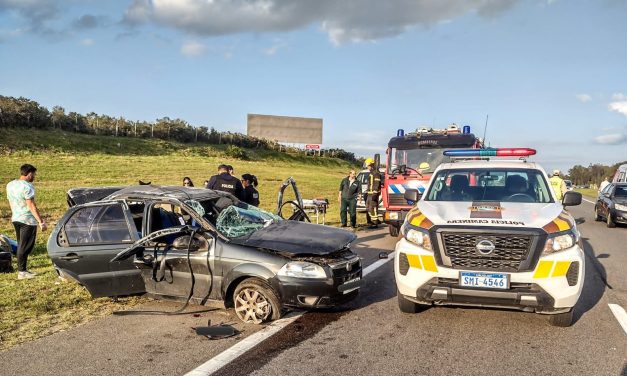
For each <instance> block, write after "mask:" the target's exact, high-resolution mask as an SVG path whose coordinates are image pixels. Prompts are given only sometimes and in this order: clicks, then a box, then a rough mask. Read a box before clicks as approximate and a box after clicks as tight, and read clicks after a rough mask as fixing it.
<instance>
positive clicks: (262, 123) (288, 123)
mask: <svg viewBox="0 0 627 376" xmlns="http://www.w3.org/2000/svg"><path fill="white" fill-rule="evenodd" d="M247 134H248V135H249V136H252V137H259V138H265V139H268V140H273V141H277V142H285V143H292V144H310V145H315V144H318V148H319V147H320V146H319V144H322V119H317V118H303V117H291V116H275V115H259V114H248V129H247Z"/></svg>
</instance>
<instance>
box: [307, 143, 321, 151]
mask: <svg viewBox="0 0 627 376" xmlns="http://www.w3.org/2000/svg"><path fill="white" fill-rule="evenodd" d="M305 149H307V150H320V145H318V144H307V145H305Z"/></svg>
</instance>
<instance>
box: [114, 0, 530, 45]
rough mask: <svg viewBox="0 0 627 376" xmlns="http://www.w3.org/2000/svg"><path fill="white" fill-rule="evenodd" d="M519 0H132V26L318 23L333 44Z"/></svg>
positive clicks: (492, 10) (234, 27)
mask: <svg viewBox="0 0 627 376" xmlns="http://www.w3.org/2000/svg"><path fill="white" fill-rule="evenodd" d="M519 1H520V0H465V1H460V0H437V1H435V0H431V1H426V0H422V1H416V0H388V1H381V0H342V1H336V0H316V1H311V0H211V1H209V0H180V1H174V0H134V2H133V4H131V6H129V8H128V9H127V10H126V15H125V21H126V22H127V23H130V24H140V23H145V22H153V23H155V24H158V25H163V26H167V27H172V28H176V29H179V30H183V31H186V32H188V33H191V34H196V35H205V36H217V35H225V34H235V33H246V32H251V33H262V32H276V31H289V30H296V29H300V28H305V27H308V26H309V25H312V24H319V25H321V28H322V30H323V31H324V32H326V33H327V34H328V35H329V39H330V40H331V41H332V42H333V43H335V44H340V43H345V42H351V41H352V42H357V41H370V40H376V39H380V38H385V37H392V36H396V35H398V34H401V33H403V32H405V31H407V30H409V29H412V28H415V27H429V26H432V25H435V24H438V23H441V22H445V21H449V20H451V19H454V18H456V17H461V16H464V15H466V14H469V13H475V14H478V15H480V16H483V17H494V16H495V15H498V14H500V13H502V12H503V11H505V10H507V9H509V8H511V7H512V6H514V5H515V4H516V3H518V2H519Z"/></svg>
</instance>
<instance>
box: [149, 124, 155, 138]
mask: <svg viewBox="0 0 627 376" xmlns="http://www.w3.org/2000/svg"><path fill="white" fill-rule="evenodd" d="M154 137H155V124H154V123H153V124H150V138H154Z"/></svg>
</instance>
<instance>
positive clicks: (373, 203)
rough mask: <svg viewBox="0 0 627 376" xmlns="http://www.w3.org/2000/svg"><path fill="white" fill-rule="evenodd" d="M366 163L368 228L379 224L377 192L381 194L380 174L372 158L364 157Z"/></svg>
mask: <svg viewBox="0 0 627 376" xmlns="http://www.w3.org/2000/svg"><path fill="white" fill-rule="evenodd" d="M366 165H367V166H368V169H369V170H370V174H369V176H368V190H367V193H368V196H367V197H366V221H367V222H368V227H369V228H377V226H378V225H379V223H380V221H379V194H381V174H380V173H379V171H377V169H376V167H375V164H374V159H372V158H368V159H366Z"/></svg>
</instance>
